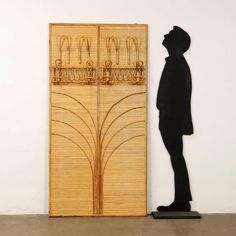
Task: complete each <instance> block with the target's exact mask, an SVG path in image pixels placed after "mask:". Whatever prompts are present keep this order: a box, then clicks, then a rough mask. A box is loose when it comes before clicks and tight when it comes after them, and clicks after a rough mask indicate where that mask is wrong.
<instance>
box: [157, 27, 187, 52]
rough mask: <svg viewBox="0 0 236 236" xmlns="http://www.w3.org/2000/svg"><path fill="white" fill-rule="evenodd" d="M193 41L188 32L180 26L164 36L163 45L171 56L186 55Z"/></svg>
mask: <svg viewBox="0 0 236 236" xmlns="http://www.w3.org/2000/svg"><path fill="white" fill-rule="evenodd" d="M190 43H191V39H190V36H189V35H188V33H187V32H185V31H184V30H183V29H181V28H180V27H178V26H174V27H173V30H171V31H170V32H169V34H166V35H165V36H164V40H163V42H162V44H163V45H164V46H165V47H166V49H167V50H168V52H169V54H170V55H178V54H184V53H185V52H186V51H187V50H188V49H189V47H190Z"/></svg>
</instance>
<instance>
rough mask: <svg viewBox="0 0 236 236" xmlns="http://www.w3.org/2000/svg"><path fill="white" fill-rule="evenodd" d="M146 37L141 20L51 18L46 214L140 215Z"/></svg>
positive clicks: (143, 177)
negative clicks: (81, 21) (72, 21)
mask: <svg viewBox="0 0 236 236" xmlns="http://www.w3.org/2000/svg"><path fill="white" fill-rule="evenodd" d="M80 35H81V36H80ZM120 35H121V39H120ZM134 35H135V36H134ZM79 36H80V37H79ZM124 39H126V41H125V40H124ZM120 40H122V42H120ZM139 40H140V41H139ZM147 41H148V40H147V25H145V24H142V25H140V24H128V25H127V24H125V25H123V24H50V41H49V42H50V54H49V57H50V81H49V86H50V108H49V109H50V110H49V114H50V121H49V122H50V123H49V127H50V128H49V137H50V138H49V140H50V141H49V146H50V148H49V193H50V196H49V215H50V216H72V215H78V216H86V215H87V216H144V215H146V214H147V75H148V73H147V43H148V42H147ZM75 42H76V43H75ZM125 43H126V47H125ZM139 43H140V45H139ZM58 45H59V46H58ZM139 47H140V48H141V49H139ZM58 48H59V49H58ZM76 48H77V52H76ZM129 50H131V52H129ZM132 50H133V51H132ZM85 58H86V59H85ZM140 58H141V60H140ZM54 63H55V64H54ZM71 78H72V79H71ZM79 107H80V108H81V109H80V108H79ZM135 117H138V118H139V119H134V118H135ZM95 118H96V119H95ZM78 120H79V121H78ZM118 120H119V122H118ZM122 120H124V121H125V122H126V121H127V122H128V124H127V123H124V122H123V123H122ZM119 123H120V124H119ZM86 124H87V125H86ZM128 127H129V128H128ZM113 131H114V132H113ZM124 131H125V133H124ZM112 132H113V133H112ZM59 133H60V134H59ZM122 133H124V134H122ZM90 136H91V137H90ZM79 137H80V138H79ZM88 137H90V138H88ZM126 137H128V138H126ZM105 143H106V145H105ZM112 143H113V146H112V145H111V144H112ZM109 145H110V146H111V148H110V147H109ZM121 146H122V147H121ZM62 147H63V148H62ZM93 147H94V148H93ZM77 149H80V151H78V150H77ZM88 153H89V154H88ZM107 153H108V154H107ZM86 156H87V158H85V157H86ZM111 157H113V158H112V159H111ZM115 157H118V158H119V160H118V158H115ZM111 160H112V162H111ZM134 162H135V164H134ZM86 163H87V164H86ZM81 166H82V167H83V168H82V167H81ZM89 168H90V170H91V173H92V175H91V173H90V170H89ZM105 171H106V172H105ZM81 172H83V173H81ZM132 173H133V174H132ZM105 174H106V175H105ZM105 176H106V178H105ZM88 179H90V181H88ZM126 179H127V180H128V181H126ZM114 183H115V184H114ZM88 186H91V189H90V187H88Z"/></svg>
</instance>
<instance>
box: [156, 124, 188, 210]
mask: <svg viewBox="0 0 236 236" xmlns="http://www.w3.org/2000/svg"><path fill="white" fill-rule="evenodd" d="M160 131H161V136H162V139H163V142H164V144H165V147H166V149H167V151H168V152H169V154H170V159H171V164H172V168H173V171H174V182H175V200H174V202H173V203H172V204H171V205H170V206H167V207H165V206H162V207H158V210H159V211H189V210H190V204H189V201H191V200H192V196H191V191H190V185H189V177H188V171H187V167H186V163H185V160H184V156H183V140H182V134H181V133H179V132H178V131H177V129H175V127H173V126H172V127H171V126H169V125H168V124H165V123H163V122H162V123H160Z"/></svg>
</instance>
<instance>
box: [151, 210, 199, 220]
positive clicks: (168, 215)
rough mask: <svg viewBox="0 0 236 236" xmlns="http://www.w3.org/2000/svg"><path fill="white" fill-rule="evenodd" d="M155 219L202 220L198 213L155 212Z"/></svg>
mask: <svg viewBox="0 0 236 236" xmlns="http://www.w3.org/2000/svg"><path fill="white" fill-rule="evenodd" d="M152 216H153V218H154V219H201V218H202V216H201V215H200V214H199V213H198V212H197V211H153V212H152Z"/></svg>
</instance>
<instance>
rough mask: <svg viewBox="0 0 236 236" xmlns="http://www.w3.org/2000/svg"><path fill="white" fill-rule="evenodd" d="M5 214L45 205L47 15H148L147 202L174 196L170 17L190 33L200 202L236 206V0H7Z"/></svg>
mask: <svg viewBox="0 0 236 236" xmlns="http://www.w3.org/2000/svg"><path fill="white" fill-rule="evenodd" d="M0 9H1V13H0V35H1V37H0V109H1V114H0V214H30V213H47V210H48V206H47V201H48V157H47V149H48V144H47V142H48V135H47V134H48V123H47V122H48V23H49V22H67V23H73V22H76V23H147V24H149V101H150V103H149V115H150V118H149V124H150V126H149V192H148V200H149V201H148V205H149V211H151V210H154V209H155V207H156V206H157V205H158V204H161V203H169V202H170V201H171V200H172V198H173V173H172V170H171V166H170V161H169V157H168V154H167V152H166V150H165V148H164V146H163V143H162V140H161V137H160V134H159V130H158V111H157V110H156V108H155V100H156V91H157V88H158V83H159V79H160V75H161V72H162V69H163V66H164V62H165V61H164V58H165V57H166V56H167V53H166V51H165V49H164V48H163V46H162V45H161V42H162V40H163V35H164V34H165V33H167V32H168V31H169V30H170V29H171V28H172V26H173V25H179V26H181V27H183V28H184V29H185V30H186V31H187V32H189V34H190V35H191V37H192V46H191V50H189V51H188V52H187V53H186V58H187V60H188V62H189V65H190V68H191V71H192V77H193V94H192V113H193V121H194V128H195V134H194V135H192V136H186V137H185V140H184V141H185V148H184V152H185V156H186V161H187V164H188V168H189V171H190V178H191V185H192V192H193V198H194V201H193V204H192V205H193V209H194V210H198V211H200V212H234V213H236V201H235V199H236V122H235V121H236V104H235V101H236V14H235V12H236V1H235V0H224V1H222V0H207V1H206V0H143V1H141V0H130V1H128V0H119V1H112V0H110V1H109V0H100V1H95V0H86V1H85V0H83V1H82V0H39V1H37V0H35V1H33V0H21V1H20V0H19V1H17V0H1V1H0Z"/></svg>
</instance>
